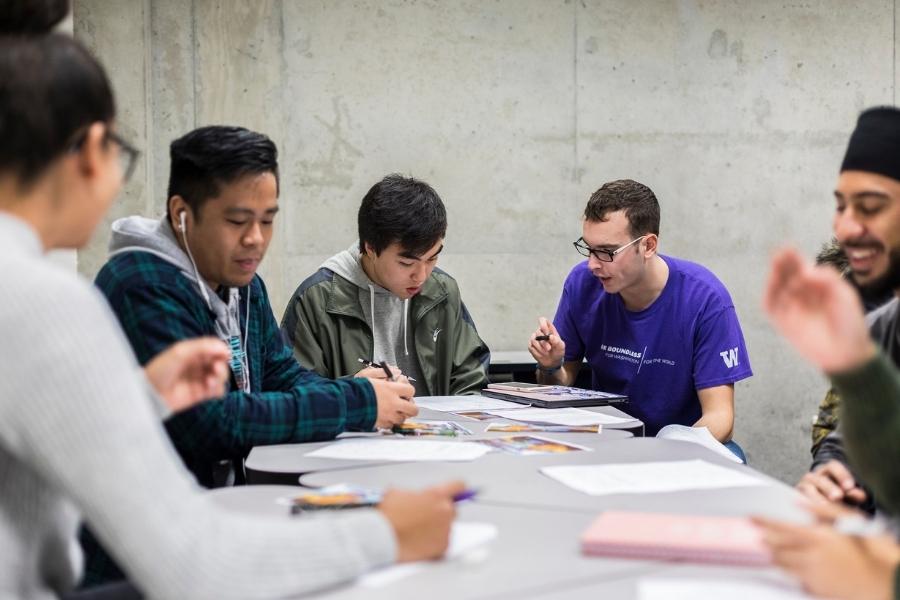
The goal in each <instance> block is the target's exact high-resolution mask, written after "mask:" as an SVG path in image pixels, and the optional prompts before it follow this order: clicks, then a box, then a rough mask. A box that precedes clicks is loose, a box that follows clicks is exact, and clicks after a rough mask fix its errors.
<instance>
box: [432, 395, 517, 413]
mask: <svg viewBox="0 0 900 600" xmlns="http://www.w3.org/2000/svg"><path fill="white" fill-rule="evenodd" d="M416 406H418V407H420V408H430V409H431V410H439V411H441V412H459V411H469V410H471V411H486V410H493V409H496V408H508V409H514V408H526V407H527V405H523V404H517V403H515V402H507V401H506V400H497V399H496V398H485V397H484V396H419V397H416Z"/></svg>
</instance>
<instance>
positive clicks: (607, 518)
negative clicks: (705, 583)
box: [581, 511, 771, 566]
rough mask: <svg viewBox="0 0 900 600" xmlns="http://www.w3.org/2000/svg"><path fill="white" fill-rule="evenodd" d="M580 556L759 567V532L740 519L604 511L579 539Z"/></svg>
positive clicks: (765, 556) (764, 558) (762, 557)
mask: <svg viewBox="0 0 900 600" xmlns="http://www.w3.org/2000/svg"><path fill="white" fill-rule="evenodd" d="M581 551H582V552H583V553H584V554H589V555H598V556H615V557H619V558H644V559H651V560H684V561H691V562H701V563H720V564H727V565H745V566H764V565H768V564H770V563H771V554H770V553H769V550H768V548H767V547H766V546H765V544H764V543H763V541H762V532H761V531H760V530H759V528H757V527H756V526H755V525H754V524H753V523H752V522H751V521H750V520H749V519H746V518H741V517H702V516H697V515H676V514H663V513H640V512H629V511H607V512H605V513H603V514H602V515H600V516H599V517H597V518H596V519H595V520H594V522H593V523H591V525H590V527H588V529H587V530H586V531H585V532H584V533H583V534H582V535H581Z"/></svg>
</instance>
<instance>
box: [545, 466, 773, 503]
mask: <svg viewBox="0 0 900 600" xmlns="http://www.w3.org/2000/svg"><path fill="white" fill-rule="evenodd" d="M541 473H543V474H544V475H546V476H548V477H550V478H552V479H555V480H556V481H558V482H560V483H562V484H563V485H566V486H568V487H570V488H572V489H573V490H578V491H579V492H584V493H585V494H590V495H591V496H604V495H608V494H647V493H653V492H678V491H681V490H710V489H716V488H728V487H745V486H752V485H766V482H765V481H764V480H762V479H760V478H758V477H754V476H752V475H750V474H748V473H745V472H743V471H738V470H736V469H729V468H728V467H722V466H719V465H714V464H712V463H709V462H706V461H705V460H699V459H695V460H675V461H665V462H645V463H625V464H609V465H566V466H553V467H543V468H542V469H541Z"/></svg>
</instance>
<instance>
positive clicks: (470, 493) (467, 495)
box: [453, 489, 478, 502]
mask: <svg viewBox="0 0 900 600" xmlns="http://www.w3.org/2000/svg"><path fill="white" fill-rule="evenodd" d="M476 495H478V490H471V489H470V490H463V491H461V492H460V493H458V494H456V495H454V496H453V501H454V502H462V501H464V500H471V499H472V498H474V497H475V496H476Z"/></svg>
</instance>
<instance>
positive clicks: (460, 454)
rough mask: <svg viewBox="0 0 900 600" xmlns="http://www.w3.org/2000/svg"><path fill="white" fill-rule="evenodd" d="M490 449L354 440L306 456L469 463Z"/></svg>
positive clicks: (410, 441) (457, 444) (469, 445)
mask: <svg viewBox="0 0 900 600" xmlns="http://www.w3.org/2000/svg"><path fill="white" fill-rule="evenodd" d="M490 450H491V449H490V448H488V447H487V446H484V445H482V444H477V443H474V442H441V441H431V440H413V439H402V440H398V439H378V438H351V439H346V440H341V441H338V442H335V443H334V444H329V445H328V446H325V447H323V448H319V449H318V450H314V451H312V452H309V453H308V454H306V456H309V457H312V458H336V459H342V460H387V461H391V460H396V461H433V460H438V461H439V460H446V461H469V460H475V459H476V458H480V457H482V456H484V455H485V454H487V453H488V452H490Z"/></svg>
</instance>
